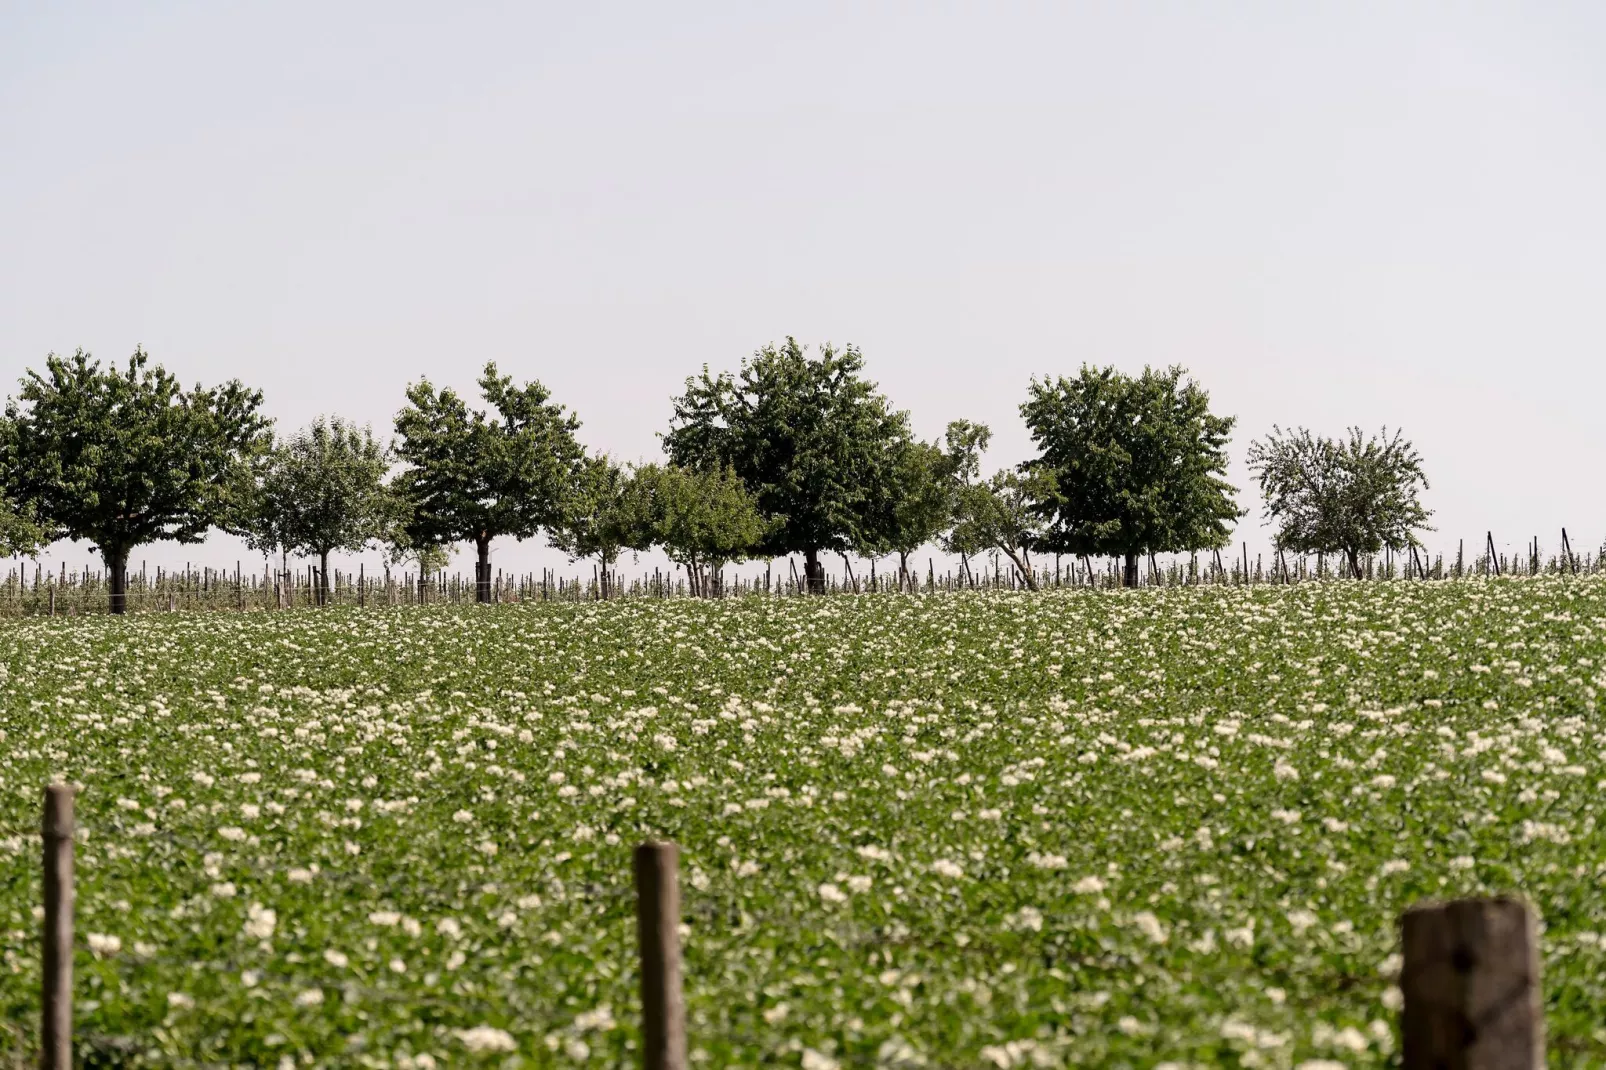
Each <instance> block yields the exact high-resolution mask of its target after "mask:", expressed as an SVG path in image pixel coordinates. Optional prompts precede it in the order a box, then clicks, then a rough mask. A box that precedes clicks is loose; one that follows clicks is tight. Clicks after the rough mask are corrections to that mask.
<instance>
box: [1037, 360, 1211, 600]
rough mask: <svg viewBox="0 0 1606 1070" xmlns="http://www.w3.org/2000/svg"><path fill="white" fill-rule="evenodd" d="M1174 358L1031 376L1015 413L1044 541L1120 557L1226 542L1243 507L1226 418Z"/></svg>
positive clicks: (1132, 572) (1132, 560)
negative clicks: (1023, 429) (1027, 449)
mask: <svg viewBox="0 0 1606 1070" xmlns="http://www.w3.org/2000/svg"><path fill="white" fill-rule="evenodd" d="M1185 374H1186V373H1185V372H1184V371H1183V369H1182V368H1180V367H1172V368H1169V369H1166V370H1165V371H1155V370H1154V369H1151V368H1145V369H1144V370H1143V374H1142V375H1139V376H1128V375H1123V374H1121V373H1120V372H1117V371H1116V370H1115V369H1114V368H1091V367H1086V366H1084V367H1083V368H1082V371H1081V373H1080V374H1079V375H1078V376H1077V377H1076V378H1074V379H1072V378H1065V377H1060V378H1058V379H1054V380H1043V381H1041V382H1040V381H1037V380H1033V381H1032V383H1031V386H1030V387H1029V388H1028V395H1027V399H1026V402H1025V403H1024V404H1023V405H1021V410H1020V411H1021V415H1022V416H1023V417H1024V418H1025V420H1026V426H1027V428H1028V430H1029V431H1030V432H1031V436H1032V440H1033V442H1034V443H1036V445H1037V449H1038V453H1039V455H1038V457H1037V458H1036V459H1034V460H1032V461H1029V462H1028V463H1027V464H1026V465H1023V466H1022V470H1023V471H1031V472H1033V473H1035V474H1036V475H1037V476H1039V477H1040V479H1039V481H1038V485H1037V489H1038V491H1039V492H1040V493H1041V495H1042V497H1041V498H1040V500H1039V501H1038V505H1037V509H1038V511H1039V513H1040V515H1042V516H1043V518H1044V519H1045V520H1046V521H1047V522H1048V524H1047V527H1046V529H1045V531H1044V532H1043V535H1042V537H1041V545H1042V546H1043V548H1045V549H1048V550H1051V551H1054V552H1062V553H1072V554H1114V555H1120V556H1122V557H1124V558H1125V564H1126V567H1125V577H1126V582H1127V583H1128V585H1132V584H1135V583H1136V582H1137V557H1138V555H1139V554H1142V553H1151V554H1152V553H1156V552H1170V551H1181V550H1197V549H1207V548H1211V547H1217V546H1224V545H1226V543H1227V539H1228V537H1229V535H1230V533H1231V529H1230V528H1229V527H1228V523H1229V522H1231V521H1235V520H1237V518H1238V517H1240V516H1242V515H1243V514H1242V513H1241V512H1240V511H1239V509H1238V507H1237V505H1236V504H1235V503H1234V501H1233V495H1234V493H1235V490H1234V488H1233V487H1232V486H1231V485H1230V484H1229V483H1228V482H1227V481H1226V478H1225V477H1226V471H1227V442H1228V434H1229V432H1230V431H1231V430H1232V426H1233V419H1232V418H1231V417H1227V416H1216V415H1214V414H1212V413H1211V412H1210V406H1209V400H1210V399H1209V395H1208V394H1206V393H1205V391H1204V390H1203V389H1201V388H1200V387H1199V386H1198V385H1197V384H1195V383H1193V382H1192V381H1191V380H1189V381H1184V379H1183V376H1184V375H1185Z"/></svg>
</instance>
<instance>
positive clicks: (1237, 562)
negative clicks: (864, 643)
mask: <svg viewBox="0 0 1606 1070" xmlns="http://www.w3.org/2000/svg"><path fill="white" fill-rule="evenodd" d="M1561 534H1562V538H1561V550H1560V552H1559V553H1557V554H1555V555H1552V556H1549V557H1546V556H1545V555H1544V554H1543V553H1542V551H1541V549H1540V545H1539V539H1538V537H1537V536H1535V537H1534V538H1533V540H1532V541H1531V542H1530V543H1528V544H1527V545H1526V546H1525V548H1524V552H1523V553H1521V554H1515V553H1513V554H1501V553H1499V552H1498V549H1497V547H1496V545H1495V541H1494V533H1493V532H1488V533H1486V535H1485V540H1484V548H1483V552H1482V553H1481V554H1479V555H1478V556H1476V557H1475V558H1473V560H1471V561H1470V562H1469V561H1467V560H1466V555H1465V549H1466V548H1465V544H1464V543H1463V544H1461V545H1459V546H1458V548H1457V550H1456V553H1455V555H1454V558H1453V559H1452V558H1450V557H1448V556H1447V555H1444V554H1440V555H1438V556H1436V557H1434V556H1429V555H1426V554H1425V553H1424V552H1419V550H1420V548H1419V547H1417V546H1411V547H1409V550H1408V553H1404V554H1397V553H1395V552H1394V551H1392V550H1385V551H1384V552H1383V553H1381V554H1371V555H1363V556H1361V557H1360V558H1359V559H1358V560H1357V562H1356V566H1355V567H1354V568H1353V569H1352V568H1350V567H1349V565H1348V562H1333V561H1329V560H1327V557H1326V555H1322V554H1288V553H1285V552H1284V551H1282V550H1276V551H1274V553H1273V555H1272V556H1271V557H1270V558H1269V559H1265V558H1263V557H1262V556H1260V555H1257V556H1256V557H1255V558H1254V559H1253V560H1251V558H1250V556H1249V546H1248V544H1247V543H1243V544H1241V546H1240V552H1239V553H1235V554H1231V555H1230V556H1229V558H1228V559H1227V560H1226V561H1224V560H1223V558H1222V554H1221V551H1220V550H1215V551H1210V553H1209V556H1207V557H1205V558H1204V559H1203V561H1202V562H1201V557H1200V555H1199V554H1197V553H1195V554H1190V555H1189V556H1188V557H1187V558H1186V559H1183V558H1181V557H1180V556H1175V557H1174V558H1173V560H1171V561H1169V562H1167V563H1166V564H1164V565H1161V564H1160V563H1159V562H1158V561H1157V559H1156V556H1155V555H1153V554H1146V555H1144V556H1145V557H1146V558H1147V560H1146V562H1145V564H1146V565H1147V567H1146V568H1140V569H1139V570H1138V584H1139V586H1142V587H1185V586H1209V585H1227V586H1243V585H1246V584H1253V585H1258V584H1268V583H1276V584H1291V583H1305V582H1310V581H1312V580H1325V579H1339V578H1352V579H1360V580H1369V581H1374V582H1375V581H1391V580H1410V579H1416V580H1454V579H1464V578H1468V577H1480V576H1534V575H1541V574H1545V575H1562V574H1566V575H1578V574H1580V573H1594V572H1599V571H1602V570H1606V557H1602V556H1601V555H1598V554H1589V553H1585V554H1582V555H1580V554H1578V553H1576V552H1575V551H1574V550H1573V547H1572V543H1571V540H1570V539H1569V538H1568V535H1567V531H1566V529H1565V528H1564V529H1562V533H1561ZM788 561H789V562H790V558H789V559H788ZM842 565H843V567H842V571H841V574H840V575H830V574H828V575H827V576H826V577H825V590H826V592H827V593H832V594H842V593H852V594H865V593H894V592H898V591H923V592H927V593H935V592H939V591H958V590H969V589H974V590H1021V589H1025V588H1029V587H1032V586H1034V585H1035V586H1036V587H1038V588H1055V589H1059V588H1090V589H1115V588H1118V587H1120V586H1121V568H1120V562H1119V561H1117V560H1114V559H1107V558H1099V559H1097V560H1094V559H1091V558H1088V557H1084V556H1074V557H1071V556H1065V555H1054V557H1053V565H1052V567H1050V566H1049V565H1048V564H1046V563H1045V562H1038V563H1034V564H1032V565H1031V566H1030V567H1029V569H1027V570H1026V571H1027V572H1029V574H1030V582H1029V583H1028V582H1027V578H1026V576H1025V575H1024V574H1023V572H1022V570H1021V569H1019V568H1017V567H1016V566H1015V565H1013V564H1011V563H1008V561H1007V559H1006V558H1004V557H1003V556H1002V555H998V554H994V555H992V556H991V557H990V559H989V560H988V561H987V562H985V563H982V562H979V561H978V559H977V558H964V559H962V560H961V562H960V566H959V568H958V569H950V570H947V571H945V572H943V573H940V574H939V573H938V572H937V570H936V561H935V559H934V558H931V557H928V558H927V560H926V570H925V576H924V577H921V575H920V570H919V569H918V568H913V569H911V570H910V573H909V574H908V575H907V576H904V575H903V574H901V573H899V572H896V571H893V572H885V571H879V570H878V569H877V568H876V562H875V561H874V560H873V559H872V560H871V561H870V569H869V571H868V574H867V575H855V573H854V572H853V569H852V566H851V565H850V564H849V562H848V560H847V559H846V558H844V559H843V562H842ZM1357 573H1358V575H1357ZM805 590H806V587H805V584H804V583H803V581H802V579H801V578H800V577H799V576H798V574H797V569H796V565H795V563H793V564H792V572H791V576H790V579H789V580H787V579H784V578H783V577H781V576H778V575H776V574H775V572H774V567H773V563H772V564H771V565H770V566H768V567H766V569H765V572H764V575H763V577H762V578H760V577H758V576H756V575H755V576H753V577H751V578H747V579H743V578H740V577H735V578H729V579H727V578H725V577H724V576H723V574H722V573H716V574H712V575H699V574H697V573H688V572H686V571H685V570H683V569H676V570H674V571H672V572H665V571H664V570H662V569H654V570H653V571H652V572H643V573H641V574H639V575H636V576H627V575H626V574H625V573H623V572H622V571H620V570H618V569H610V570H609V571H608V572H606V573H604V572H602V571H600V570H599V569H596V568H593V570H592V574H591V576H590V577H589V578H587V577H586V576H584V575H575V576H563V575H560V574H558V572H557V571H556V570H554V569H543V570H542V571H540V572H539V573H536V572H527V573H511V572H503V571H501V570H497V571H496V572H495V574H494V575H492V576H491V577H490V595H491V600H492V601H493V602H590V601H598V600H602V599H615V598H627V599H649V598H650V599H666V598H707V597H748V596H755V595H758V596H765V597H772V598H780V597H793V596H799V595H803V594H804V593H805ZM108 591H109V588H108V584H107V582H106V575H105V571H104V570H103V569H100V570H97V569H91V568H84V569H82V570H79V571H77V572H69V571H67V567H66V565H65V564H63V565H62V567H61V569H60V571H59V572H54V571H53V572H46V571H45V570H44V569H43V567H42V566H40V565H38V564H35V565H34V568H33V575H32V577H31V578H30V577H29V576H28V574H27V569H26V566H25V565H22V564H17V565H15V566H13V567H12V568H11V569H10V570H9V571H8V572H7V573H6V574H5V575H4V576H3V577H0V616H56V615H57V614H73V615H78V614H98V613H104V612H105V611H106V604H107V596H108ZM127 591H128V593H127V601H126V604H127V607H128V609H129V611H130V612H162V611H166V612H177V611H183V610H237V611H247V610H268V609H289V608H294V607H299V606H314V605H319V604H324V602H321V601H320V600H321V599H326V602H327V604H334V605H344V606H358V607H370V606H371V607H392V606H409V605H431V604H451V605H457V604H463V603H471V602H473V601H475V599H476V595H477V591H476V584H475V582H474V580H473V579H470V578H465V577H464V576H463V575H462V574H460V573H445V572H441V573H435V574H428V575H424V576H420V575H419V574H417V573H416V572H406V571H397V572H392V571H391V570H390V569H388V568H387V569H386V570H385V571H384V572H383V573H382V574H381V575H369V574H368V573H367V572H366V570H365V569H363V568H359V569H358V571H357V573H356V574H355V575H353V574H352V573H349V572H342V571H340V570H338V569H331V570H330V579H329V585H328V590H327V592H326V593H321V592H322V585H321V583H320V582H319V576H318V570H317V569H316V568H315V567H307V568H297V569H288V570H272V569H264V570H263V571H261V572H246V571H244V570H243V568H242V567H241V565H240V563H239V562H236V563H235V567H234V568H233V569H232V570H231V569H228V568H217V569H215V568H206V567H202V568H192V567H190V566H188V565H186V566H185V568H184V569H183V570H182V571H166V570H163V569H160V568H158V569H156V570H155V574H154V575H152V574H150V573H149V572H148V571H147V570H146V569H145V568H144V566H141V568H140V570H139V572H137V573H135V572H131V573H130V574H129V576H128V584H127Z"/></svg>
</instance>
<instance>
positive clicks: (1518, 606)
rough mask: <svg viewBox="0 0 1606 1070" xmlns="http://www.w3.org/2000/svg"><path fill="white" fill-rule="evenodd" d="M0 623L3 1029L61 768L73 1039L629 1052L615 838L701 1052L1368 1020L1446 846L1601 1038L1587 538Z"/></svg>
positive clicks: (1602, 619) (275, 1047)
mask: <svg viewBox="0 0 1606 1070" xmlns="http://www.w3.org/2000/svg"><path fill="white" fill-rule="evenodd" d="M0 665H3V667H4V675H3V677H0V696H3V700H4V702H3V711H4V712H3V729H4V736H3V738H0V874H3V880H0V930H3V931H4V933H5V939H4V940H3V941H0V947H3V948H4V957H3V961H0V1020H3V1021H5V1022H7V1023H10V1024H9V1025H8V1026H6V1029H7V1030H9V1031H8V1032H5V1033H0V1044H4V1045H8V1046H9V1047H10V1048H11V1049H12V1051H13V1052H15V1053H16V1057H17V1058H19V1059H20V1058H22V1057H24V1056H25V1054H26V1052H27V1051H28V1049H29V1046H30V1045H31V1044H32V1040H31V1037H30V1035H29V1034H30V1033H31V1032H32V1024H31V1023H33V1022H34V1021H35V1016H36V1015H37V999H38V996H37V990H38V983H39V980H38V971H39V965H38V953H37V950H36V948H37V936H36V932H37V922H36V921H35V920H34V915H33V911H34V909H35V907H36V905H37V904H38V902H39V896H40V879H39V874H38V864H37V852H38V836H37V833H36V831H35V830H36V828H37V823H38V808H39V800H40V788H41V786H42V785H43V784H44V783H45V782H47V781H48V780H50V779H51V778H52V777H56V776H64V777H67V778H70V779H71V780H73V781H76V782H78V783H80V784H82V786H83V791H82V793H81V794H80V796H79V801H78V810H79V820H80V823H81V825H82V826H84V827H85V828H86V829H87V837H86V839H85V841H84V842H82V843H81V844H80V845H79V853H78V864H79V897H80V898H79V904H78V919H79V920H78V931H79V936H80V940H81V942H82V943H83V945H84V948H83V950H82V951H81V952H80V955H79V959H78V963H77V969H78V979H77V993H78V998H79V1001H80V1004H79V1009H78V1018H77V1021H78V1031H79V1036H80V1050H81V1051H83V1052H84V1053H85V1054H86V1056H88V1057H89V1059H90V1060H91V1062H92V1063H93V1062H95V1061H96V1060H98V1064H99V1065H108V1064H119V1065H127V1064H140V1063H142V1062H143V1063H147V1064H150V1065H170V1064H175V1063H176V1064H179V1065H185V1060H195V1061H197V1062H201V1063H209V1064H219V1063H226V1064H253V1065H268V1066H274V1065H295V1064H300V1065H305V1064H311V1063H316V1064H318V1065H331V1064H334V1065H353V1066H412V1067H417V1066H430V1065H438V1066H446V1065H461V1064H465V1063H469V1064H473V1063H476V1062H484V1063H486V1064H490V1065H509V1066H516V1065H534V1066H548V1065H593V1066H603V1065H619V1064H622V1063H627V1062H630V1061H633V1059H634V1054H633V1045H634V1043H635V1037H636V1016H637V1013H638V1011H637V1000H636V988H635V985H636V976H635V972H634V971H635V951H634V941H635V935H634V920H633V914H632V893H631V882H630V854H629V852H630V848H631V847H632V846H633V845H634V844H635V843H636V842H638V841H640V840H641V839H643V838H645V837H648V836H659V837H668V838H672V839H674V840H675V841H677V842H678V843H680V844H681V845H682V848H683V852H684V853H683V857H682V885H683V892H684V900H685V908H686V911H685V923H686V937H685V944H686V958H687V962H686V975H687V999H688V1004H689V1019H690V1030H689V1031H690V1034H691V1045H692V1048H693V1049H694V1059H696V1060H698V1061H699V1062H700V1063H701V1064H702V1065H705V1066H708V1067H722V1066H731V1065H758V1064H760V1063H766V1064H774V1063H779V1064H781V1065H794V1066H795V1065H802V1066H805V1067H810V1068H829V1067H832V1066H835V1065H839V1064H840V1065H842V1066H870V1065H883V1066H908V1067H913V1066H978V1065H979V1066H1001V1067H1008V1066H1035V1065H1061V1064H1066V1065H1103V1066H1152V1065H1155V1064H1156V1063H1157V1062H1161V1061H1168V1062H1171V1063H1173V1064H1178V1065H1211V1066H1214V1065H1244V1066H1255V1065H1258V1066H1268V1067H1279V1066H1298V1065H1300V1064H1302V1063H1307V1064H1308V1063H1313V1062H1314V1063H1316V1065H1318V1066H1320V1065H1322V1064H1323V1063H1322V1061H1329V1062H1328V1065H1331V1064H1332V1063H1333V1062H1336V1063H1339V1064H1342V1065H1346V1066H1368V1065H1385V1064H1387V1063H1389V1062H1390V1060H1391V1059H1393V1058H1395V1057H1396V1056H1395V1055H1394V1052H1395V1049H1396V1047H1397V1038H1396V1036H1395V1034H1394V1032H1393V1029H1394V1026H1393V1022H1394V1018H1395V1014H1394V1012H1393V1010H1392V1009H1391V1006H1390V1005H1391V1003H1393V1002H1394V1001H1395V1000H1396V999H1397V992H1396V991H1395V990H1394V989H1393V988H1392V984H1391V980H1390V973H1391V971H1392V969H1394V968H1395V965H1396V961H1397V960H1393V959H1392V956H1393V955H1394V953H1395V950H1396V944H1397V941H1396V936H1395V930H1394V924H1395V918H1396V915H1397V913H1398V912H1399V911H1400V910H1401V909H1402V908H1403V907H1404V906H1405V905H1407V904H1409V903H1411V902H1412V901H1414V900H1416V899H1419V898H1421V897H1425V896H1439V895H1450V894H1460V893H1472V892H1479V891H1486V890H1521V891H1522V892H1523V893H1525V894H1526V895H1528V896H1529V897H1531V899H1532V900H1533V901H1534V903H1535V904H1536V905H1537V907H1538V908H1539V910H1540V911H1541V912H1542V915H1543V917H1544V921H1545V925H1546V929H1545V932H1544V937H1543V950H1544V959H1545V969H1546V979H1545V995H1546V1003H1547V1014H1548V1019H1549V1028H1550V1033H1551V1051H1552V1058H1553V1059H1555V1060H1560V1061H1562V1062H1566V1063H1569V1064H1571V1063H1575V1062H1579V1061H1585V1062H1599V1061H1601V1060H1602V1059H1606V1033H1603V1032H1602V1031H1601V1027H1600V1026H1599V1021H1600V1018H1599V1014H1598V1009H1599V1008H1600V1007H1601V1006H1603V1005H1606V945H1603V940H1606V938H1603V937H1602V936H1601V935H1600V934H1601V932H1602V930H1606V922H1603V920H1602V913H1603V906H1606V903H1603V896H1602V892H1601V879H1602V875H1603V874H1606V864H1603V863H1606V857H1603V855H1606V850H1603V847H1602V843H1603V840H1602V837H1601V834H1600V831H1599V830H1598V829H1597V828H1596V817H1595V813H1594V810H1595V801H1596V800H1597V798H1598V797H1599V795H1600V789H1601V787H1602V786H1603V783H1606V750H1603V747H1602V744H1603V742H1606V736H1603V732H1602V727H1601V724H1600V721H1599V715H1598V714H1597V712H1596V705H1597V701H1598V691H1599V689H1600V688H1601V687H1602V686H1606V678H1603V676H1602V670H1603V668H1606V581H1603V580H1599V579H1595V578H1592V577H1591V578H1582V579H1562V578H1540V579H1527V580H1517V581H1511V580H1502V581H1493V582H1483V581H1468V582H1462V583H1428V584H1423V583H1390V584H1366V585H1361V584H1342V583H1324V584H1304V585H1298V586H1293V587H1256V588H1173V589H1162V590H1148V591H1135V592H1118V593H1110V592H1056V593H1049V594H1036V595H1012V594H1008V593H992V594H956V595H936V596H925V597H897V596H873V597H861V598H852V597H840V598H828V599H785V600H774V601H765V600H757V599H750V600H741V601H737V602H729V603H705V602H700V601H672V602H649V601H632V602H626V603H616V604H599V605H545V606H543V605H525V606H487V607H480V608H470V607H441V608H425V609H417V608H414V609H403V610H384V611H374V610H370V611H368V612H365V613H364V612H358V611H353V610H332V611H326V612H316V611H298V612H289V613H278V614H270V613H251V614H244V615H229V614H216V615H193V616H192V615H180V614H175V615H163V616H153V617H143V618H137V619H132V620H121V621H119V620H112V619H76V620H70V621H69V620H35V621H30V622H27V623H23V624H18V625H15V626H11V627H8V628H7V629H6V630H5V631H4V632H3V633H0ZM507 1049H510V1050H507ZM286 1060H288V1061H286Z"/></svg>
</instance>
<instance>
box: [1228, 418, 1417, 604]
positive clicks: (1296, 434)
mask: <svg viewBox="0 0 1606 1070" xmlns="http://www.w3.org/2000/svg"><path fill="white" fill-rule="evenodd" d="M1249 468H1250V471H1252V472H1254V474H1255V478H1256V480H1257V481H1258V482H1259V483H1260V490H1261V493H1262V494H1263V495H1264V496H1265V499H1266V518H1267V520H1268V521H1269V522H1270V523H1272V524H1274V525H1275V526H1276V533H1275V535H1274V538H1275V540H1276V543H1277V545H1278V547H1279V548H1282V549H1286V550H1293V551H1295V552H1297V553H1342V554H1344V555H1345V557H1346V558H1347V559H1348V561H1349V565H1350V570H1351V572H1352V574H1353V575H1356V576H1359V575H1360V570H1361V565H1360V555H1361V554H1375V553H1378V552H1380V551H1381V550H1382V549H1383V548H1384V547H1385V546H1386V547H1389V548H1390V549H1394V550H1404V549H1406V548H1407V547H1409V546H1411V545H1413V544H1414V543H1415V542H1416V536H1415V535H1414V534H1413V533H1414V532H1415V530H1416V529H1418V528H1425V527H1426V526H1427V522H1428V518H1429V517H1430V516H1432V513H1431V512H1430V511H1429V510H1428V509H1426V508H1425V507H1423V505H1422V499H1421V492H1422V491H1424V490H1426V489H1427V488H1428V480H1427V476H1426V475H1425V474H1424V473H1423V471H1422V458H1421V456H1420V455H1419V454H1418V453H1417V452H1416V449H1415V448H1414V447H1413V446H1412V445H1411V443H1410V442H1409V441H1408V440H1407V439H1406V438H1405V436H1404V435H1403V434H1402V433H1401V432H1400V431H1398V430H1396V431H1395V432H1394V433H1393V434H1392V435H1391V434H1389V431H1388V428H1386V427H1385V428H1383V430H1382V433H1381V434H1378V435H1375V436H1372V437H1370V438H1368V437H1367V436H1366V435H1365V434H1363V433H1362V431H1361V429H1360V428H1358V427H1352V428H1350V429H1349V433H1348V437H1346V438H1339V439H1330V438H1324V437H1319V436H1316V435H1313V434H1312V433H1311V432H1310V431H1308V430H1306V429H1305V428H1303V427H1301V428H1297V429H1295V430H1293V431H1284V430H1283V429H1282V428H1280V427H1274V428H1273V429H1272V433H1271V434H1269V435H1267V436H1266V437H1265V438H1264V439H1258V440H1256V441H1255V442H1252V443H1250V446H1249Z"/></svg>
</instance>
